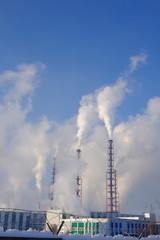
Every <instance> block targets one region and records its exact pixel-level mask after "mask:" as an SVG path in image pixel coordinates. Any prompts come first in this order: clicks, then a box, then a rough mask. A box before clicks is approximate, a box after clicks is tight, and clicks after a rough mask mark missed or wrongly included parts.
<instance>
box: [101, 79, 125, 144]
mask: <svg viewBox="0 0 160 240" xmlns="http://www.w3.org/2000/svg"><path fill="white" fill-rule="evenodd" d="M127 91H128V90H127V82H126V81H125V80H123V79H120V80H119V81H118V82H117V83H116V84H115V85H112V86H106V87H104V88H103V89H102V90H100V91H98V93H97V111H98V115H99V118H100V119H101V120H102V121H103V122H104V124H105V127H106V128H107V130H108V135H109V138H110V139H111V138H112V129H113V124H114V121H115V112H116V108H117V107H118V106H119V105H120V104H121V102H122V100H123V98H124V96H125V93H126V92H127Z"/></svg>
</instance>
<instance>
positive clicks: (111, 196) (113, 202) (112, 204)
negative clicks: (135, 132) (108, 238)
mask: <svg viewBox="0 0 160 240" xmlns="http://www.w3.org/2000/svg"><path fill="white" fill-rule="evenodd" d="M113 150H114V146H113V140H108V169H107V173H106V211H107V212H110V213H118V212H119V206H118V205H119V204H118V192H117V172H116V170H115V169H114V152H113Z"/></svg>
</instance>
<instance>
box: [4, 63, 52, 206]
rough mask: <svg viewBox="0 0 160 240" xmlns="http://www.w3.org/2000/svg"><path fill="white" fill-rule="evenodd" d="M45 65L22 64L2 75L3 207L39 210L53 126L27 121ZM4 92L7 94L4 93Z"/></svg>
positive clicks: (43, 119)
mask: <svg viewBox="0 0 160 240" xmlns="http://www.w3.org/2000/svg"><path fill="white" fill-rule="evenodd" d="M44 67H45V66H44V65H43V64H40V63H38V64H29V65H27V64H22V65H19V66H18V68H17V71H5V72H4V73H2V74H1V75H0V84H1V104H0V179H1V183H2V182H3V184H2V185H1V193H2V194H1V199H0V205H1V206H7V207H19V208H20V207H26V208H29V207H33V206H34V207H35V206H36V201H37V200H36V199H37V195H36V194H35V190H34V184H32V187H30V184H31V182H32V183H34V182H35V185H36V186H37V188H38V190H41V189H42V177H43V175H44V172H45V166H44V162H45V161H46V160H47V155H48V142H47V134H48V130H49V129H50V127H51V123H50V122H49V121H48V120H47V119H46V118H45V117H44V118H42V119H41V120H40V121H39V122H38V123H35V124H33V123H30V122H28V121H27V114H28V113H29V112H30V110H31V109H32V104H31V96H32V94H33V92H34V90H35V88H36V87H37V86H38V84H39V78H38V74H39V72H40V71H41V70H43V69H44ZM2 89H3V91H2Z"/></svg>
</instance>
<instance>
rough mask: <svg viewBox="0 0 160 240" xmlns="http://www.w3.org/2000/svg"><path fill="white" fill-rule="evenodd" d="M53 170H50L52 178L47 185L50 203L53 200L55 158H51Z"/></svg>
mask: <svg viewBox="0 0 160 240" xmlns="http://www.w3.org/2000/svg"><path fill="white" fill-rule="evenodd" d="M53 161H54V162H53V168H52V178H51V181H50V184H49V193H48V199H49V200H50V201H53V200H54V183H55V177H56V157H54V158H53Z"/></svg>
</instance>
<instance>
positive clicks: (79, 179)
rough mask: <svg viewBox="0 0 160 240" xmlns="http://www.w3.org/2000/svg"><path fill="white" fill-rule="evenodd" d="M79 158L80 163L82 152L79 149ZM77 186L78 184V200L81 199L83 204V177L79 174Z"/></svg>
mask: <svg viewBox="0 0 160 240" xmlns="http://www.w3.org/2000/svg"><path fill="white" fill-rule="evenodd" d="M77 156H78V161H79V160H80V158H81V150H80V149H77ZM76 184H77V190H76V195H77V197H78V198H80V200H81V203H82V177H81V176H80V175H79V174H78V176H77V177H76Z"/></svg>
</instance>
